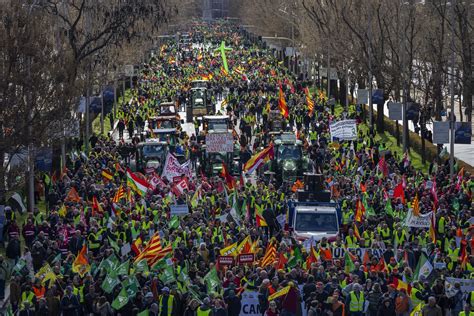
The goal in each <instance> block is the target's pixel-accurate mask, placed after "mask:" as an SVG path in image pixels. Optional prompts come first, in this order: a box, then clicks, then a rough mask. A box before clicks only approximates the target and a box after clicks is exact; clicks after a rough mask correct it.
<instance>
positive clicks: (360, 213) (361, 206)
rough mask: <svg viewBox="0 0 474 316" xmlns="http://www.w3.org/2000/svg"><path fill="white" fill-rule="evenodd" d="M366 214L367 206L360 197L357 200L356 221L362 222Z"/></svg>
mask: <svg viewBox="0 0 474 316" xmlns="http://www.w3.org/2000/svg"><path fill="white" fill-rule="evenodd" d="M364 214H365V207H364V204H363V203H362V201H361V200H360V199H358V200H357V202H356V212H355V221H356V222H359V223H360V222H362V217H363V216H364Z"/></svg>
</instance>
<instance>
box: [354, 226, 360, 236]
mask: <svg viewBox="0 0 474 316" xmlns="http://www.w3.org/2000/svg"><path fill="white" fill-rule="evenodd" d="M354 236H356V238H357V240H360V233H359V228H358V227H357V225H356V223H354Z"/></svg>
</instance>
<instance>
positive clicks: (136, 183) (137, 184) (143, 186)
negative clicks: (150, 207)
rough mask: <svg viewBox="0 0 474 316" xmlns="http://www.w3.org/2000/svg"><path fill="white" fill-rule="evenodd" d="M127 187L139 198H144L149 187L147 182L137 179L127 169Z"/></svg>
mask: <svg viewBox="0 0 474 316" xmlns="http://www.w3.org/2000/svg"><path fill="white" fill-rule="evenodd" d="M127 185H128V186H129V187H130V188H132V189H133V190H134V191H135V192H137V193H138V194H139V195H140V196H144V195H145V194H146V192H147V190H148V188H149V187H150V185H149V184H148V182H147V181H146V180H144V179H141V178H139V177H138V176H137V175H136V174H135V173H133V172H132V171H131V170H130V169H128V168H127Z"/></svg>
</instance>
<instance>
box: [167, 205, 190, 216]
mask: <svg viewBox="0 0 474 316" xmlns="http://www.w3.org/2000/svg"><path fill="white" fill-rule="evenodd" d="M170 214H171V216H173V215H177V216H183V215H188V214H189V209H188V205H187V204H183V205H177V204H175V205H170Z"/></svg>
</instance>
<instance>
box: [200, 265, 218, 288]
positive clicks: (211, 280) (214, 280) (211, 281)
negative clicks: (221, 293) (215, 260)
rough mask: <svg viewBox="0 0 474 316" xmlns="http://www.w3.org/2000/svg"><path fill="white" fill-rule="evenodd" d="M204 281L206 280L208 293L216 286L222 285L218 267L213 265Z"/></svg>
mask: <svg viewBox="0 0 474 316" xmlns="http://www.w3.org/2000/svg"><path fill="white" fill-rule="evenodd" d="M204 282H206V285H207V290H208V293H210V292H212V291H213V290H214V289H215V288H217V287H218V286H219V285H220V283H221V282H220V280H219V276H218V275H217V269H216V267H213V268H212V269H211V270H210V271H209V272H208V273H207V274H206V275H205V276H204Z"/></svg>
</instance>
